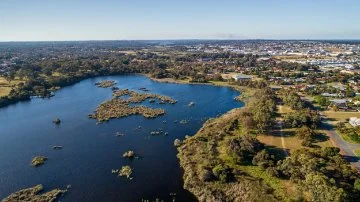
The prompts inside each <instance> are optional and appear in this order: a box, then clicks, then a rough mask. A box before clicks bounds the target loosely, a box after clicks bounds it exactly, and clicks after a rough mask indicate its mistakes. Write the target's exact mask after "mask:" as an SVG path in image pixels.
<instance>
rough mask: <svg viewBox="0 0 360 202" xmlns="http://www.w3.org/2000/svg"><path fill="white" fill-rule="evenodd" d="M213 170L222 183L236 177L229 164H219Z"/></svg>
mask: <svg viewBox="0 0 360 202" xmlns="http://www.w3.org/2000/svg"><path fill="white" fill-rule="evenodd" d="M212 172H213V173H214V175H215V177H216V178H217V179H218V180H219V181H220V182H222V183H227V182H230V181H231V180H233V179H234V175H233V173H232V170H231V168H229V167H228V166H224V165H221V164H219V165H217V166H215V167H214V168H213V169H212Z"/></svg>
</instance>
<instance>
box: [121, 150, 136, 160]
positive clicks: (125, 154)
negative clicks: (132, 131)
mask: <svg viewBox="0 0 360 202" xmlns="http://www.w3.org/2000/svg"><path fill="white" fill-rule="evenodd" d="M123 157H124V158H129V159H132V158H134V157H135V152H134V151H131V150H129V151H127V152H125V153H124V154H123Z"/></svg>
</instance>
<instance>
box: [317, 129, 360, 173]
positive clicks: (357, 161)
mask: <svg viewBox="0 0 360 202" xmlns="http://www.w3.org/2000/svg"><path fill="white" fill-rule="evenodd" d="M323 127H324V129H325V130H326V131H327V134H328V135H329V137H330V138H331V140H332V142H333V143H334V144H335V145H336V146H337V147H339V148H340V149H341V151H342V154H343V155H344V157H345V159H346V160H348V161H349V162H350V163H351V164H352V165H353V166H354V167H355V168H356V169H357V170H359V171H360V158H359V157H357V156H356V154H355V153H354V150H355V149H360V144H354V143H349V142H346V141H345V140H343V139H342V138H341V136H340V135H339V134H337V133H336V131H335V130H334V127H333V126H332V125H331V124H329V123H327V122H325V123H324V124H323Z"/></svg>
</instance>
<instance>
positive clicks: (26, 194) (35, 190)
mask: <svg viewBox="0 0 360 202" xmlns="http://www.w3.org/2000/svg"><path fill="white" fill-rule="evenodd" d="M43 190H44V187H43V185H41V184H39V185H36V186H34V187H31V188H27V189H22V190H20V191H17V192H15V193H13V194H11V195H10V196H8V197H6V198H4V199H3V200H2V202H13V201H49V202H53V201H55V200H56V199H57V198H58V197H59V196H61V195H62V194H64V193H66V192H67V190H61V189H54V190H51V191H49V192H45V193H42V194H40V192H42V191H43Z"/></svg>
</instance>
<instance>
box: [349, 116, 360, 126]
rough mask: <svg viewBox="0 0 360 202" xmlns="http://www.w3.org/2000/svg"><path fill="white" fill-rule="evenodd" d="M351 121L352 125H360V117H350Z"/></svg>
mask: <svg viewBox="0 0 360 202" xmlns="http://www.w3.org/2000/svg"><path fill="white" fill-rule="evenodd" d="M349 123H350V125H352V126H353V127H357V126H360V118H357V117H351V118H350V119H349Z"/></svg>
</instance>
